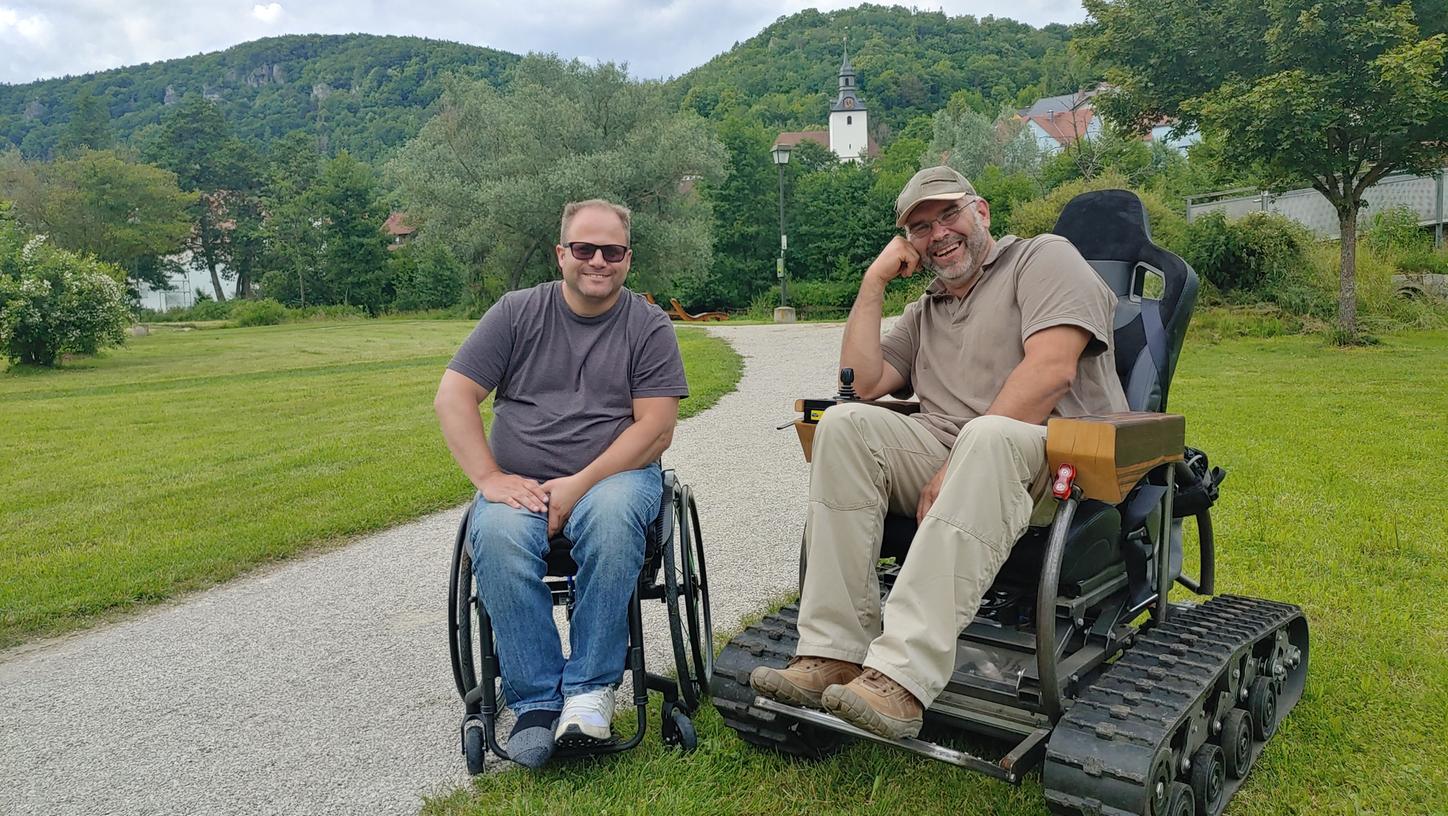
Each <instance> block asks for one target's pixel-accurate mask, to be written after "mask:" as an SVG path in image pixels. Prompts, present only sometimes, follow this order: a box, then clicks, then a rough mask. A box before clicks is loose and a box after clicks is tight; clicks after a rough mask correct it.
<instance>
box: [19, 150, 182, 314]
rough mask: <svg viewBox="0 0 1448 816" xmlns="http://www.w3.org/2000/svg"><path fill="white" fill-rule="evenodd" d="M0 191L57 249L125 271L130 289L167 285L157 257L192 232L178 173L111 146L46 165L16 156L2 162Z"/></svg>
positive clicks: (176, 248) (25, 221)
mask: <svg viewBox="0 0 1448 816" xmlns="http://www.w3.org/2000/svg"><path fill="white" fill-rule="evenodd" d="M0 195H3V196H5V197H7V198H10V199H12V200H14V201H15V202H16V210H17V214H18V216H19V218H20V221H21V222H22V223H23V224H25V225H26V226H27V227H28V228H30V229H31V230H34V231H35V232H39V233H43V234H45V235H46V236H48V237H49V239H50V240H51V241H52V242H54V243H55V245H56V246H58V247H61V248H62V249H68V250H71V251H74V252H80V253H85V254H90V255H93V256H95V257H96V258H97V259H99V260H102V261H105V262H107V263H111V264H115V265H116V266H118V267H120V268H121V269H123V270H125V273H126V278H127V279H128V280H129V281H130V283H131V286H132V287H133V288H134V287H135V286H137V285H139V284H140V283H142V282H144V283H147V284H150V285H151V286H155V287H158V288H160V287H165V286H167V285H168V284H167V277H166V274H165V268H164V264H163V263H162V261H161V259H162V258H163V257H164V256H166V255H171V254H173V253H176V252H180V251H181V250H182V248H183V247H184V245H185V242H186V238H187V236H188V235H189V234H190V231H191V222H190V219H189V216H188V214H187V208H188V206H190V204H191V203H192V202H193V201H194V200H195V198H196V197H195V196H194V195H188V194H186V193H183V192H181V190H180V189H178V188H177V186H176V176H175V175H174V174H172V173H169V172H167V171H165V170H162V169H160V168H158V167H153V166H151V165H149V164H141V163H139V162H134V161H131V160H129V159H127V158H125V157H124V156H121V155H120V154H117V153H115V152H112V151H109V150H82V151H81V152H79V153H77V154H75V155H74V156H73V157H71V158H65V159H57V160H56V161H54V162H52V163H50V164H44V163H40V162H26V161H23V160H21V159H20V158H19V156H18V155H17V154H13V153H12V154H9V155H8V156H6V157H5V158H4V159H0Z"/></svg>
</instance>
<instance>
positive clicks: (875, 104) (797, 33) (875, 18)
mask: <svg viewBox="0 0 1448 816" xmlns="http://www.w3.org/2000/svg"><path fill="white" fill-rule="evenodd" d="M847 32H848V35H849V53H850V62H851V63H852V64H853V65H854V68H855V71H856V72H857V73H858V82H859V88H860V96H861V98H862V99H863V100H864V102H865V105H866V106H867V108H868V109H869V111H870V114H871V122H872V124H874V125H878V124H881V123H883V124H885V125H887V126H888V127H889V128H892V129H896V130H898V129H899V128H900V127H901V126H903V125H904V124H905V123H906V122H908V121H909V120H910V119H911V118H913V117H915V116H918V115H921V114H930V113H934V112H935V111H937V110H939V109H940V108H942V107H944V106H945V103H946V102H948V101H949V100H950V98H951V96H952V95H954V94H955V93H956V92H958V91H965V92H966V93H967V94H968V95H969V96H971V97H973V98H972V99H971V104H972V105H973V106H976V107H980V108H982V109H987V110H990V111H992V112H994V110H995V109H996V108H997V107H999V106H1000V105H1001V104H1007V103H1009V104H1019V105H1021V106H1024V105H1025V104H1028V103H1029V102H1030V101H1033V100H1034V99H1035V98H1037V97H1039V96H1046V95H1052V94H1063V93H1070V92H1072V91H1075V90H1077V89H1078V88H1080V87H1082V86H1083V85H1084V84H1085V83H1086V82H1089V81H1091V80H1093V79H1096V78H1097V77H1094V76H1092V75H1090V74H1089V72H1088V71H1087V69H1085V68H1083V67H1082V66H1080V65H1079V64H1077V63H1076V62H1074V61H1073V60H1072V59H1071V58H1070V56H1069V54H1068V51H1067V42H1068V41H1069V40H1070V37H1071V29H1070V28H1068V27H1067V26H1063V25H1056V24H1053V25H1048V26H1046V27H1045V28H1042V29H1038V28H1033V27H1031V26H1029V25H1026V24H1024V23H1018V22H1016V21H1014V20H1006V19H999V18H994V17H985V18H980V19H977V18H975V17H971V16H961V17H950V16H947V15H945V14H942V13H940V12H926V11H912V10H910V9H907V8H901V7H899V6H893V7H885V6H872V5H864V6H858V7H855V8H852V9H844V10H841V11H833V12H820V11H815V10H813V9H810V10H806V11H802V12H800V13H798V14H794V15H791V16H789V17H781V18H780V19H779V20H776V21H775V22H774V23H773V24H772V25H770V26H768V27H767V28H765V29H764V30H763V31H761V32H760V33H759V34H758V35H756V36H754V37H751V38H750V39H749V40H746V41H745V42H743V43H738V44H736V45H735V46H734V47H733V48H731V49H730V50H729V51H727V52H725V53H723V54H720V55H719V56H717V57H715V58H713V59H712V60H710V61H709V62H707V63H705V64H704V65H701V66H699V67H698V68H695V69H694V70H692V71H689V72H688V73H686V74H684V75H683V76H681V77H679V78H678V79H676V80H674V83H673V84H674V86H675V88H676V90H677V91H678V93H679V94H680V96H681V99H682V101H683V103H684V104H685V105H686V106H688V107H690V108H692V109H694V110H696V111H698V112H699V113H701V114H703V115H705V116H709V117H713V118H717V117H720V116H722V115H724V114H726V113H728V112H730V111H742V112H745V113H747V114H748V115H749V117H750V118H753V119H755V120H757V121H759V122H761V123H763V124H766V125H768V126H770V127H777V128H780V129H787V128H796V127H805V126H808V125H816V126H822V125H823V124H824V122H825V118H826V116H827V114H828V111H829V104H830V101H831V100H832V99H833V97H834V95H835V89H836V74H837V71H838V70H839V66H840V57H841V54H842V45H843V40H844V37H845V35H846V33H847ZM977 95H978V96H977ZM881 135H885V134H881Z"/></svg>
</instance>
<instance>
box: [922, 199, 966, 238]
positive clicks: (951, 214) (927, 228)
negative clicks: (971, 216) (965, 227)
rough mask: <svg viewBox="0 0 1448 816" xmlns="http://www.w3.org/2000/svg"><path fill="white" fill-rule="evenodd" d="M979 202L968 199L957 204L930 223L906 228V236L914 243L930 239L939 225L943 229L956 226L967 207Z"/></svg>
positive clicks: (925, 222)
mask: <svg viewBox="0 0 1448 816" xmlns="http://www.w3.org/2000/svg"><path fill="white" fill-rule="evenodd" d="M977 201H980V199H979V198H971V199H967V200H965V201H963V202H961V203H959V204H956V205H955V206H954V207H951V208H949V209H947V210H946V211H945V212H943V213H941V214H940V215H939V216H937V217H935V218H932V219H930V220H929V221H920V222H917V223H914V224H911V225H910V226H908V227H906V228H905V234H906V235H907V236H909V238H910V240H912V241H919V240H921V239H924V238H929V237H930V235H931V234H932V233H934V232H935V227H936V226H937V225H939V226H942V227H948V226H950V225H951V224H954V223H955V220H956V219H957V218H959V217H960V214H961V213H963V212H965V208H966V206H967V205H969V204H974V203H975V202H977Z"/></svg>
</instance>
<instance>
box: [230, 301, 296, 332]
mask: <svg viewBox="0 0 1448 816" xmlns="http://www.w3.org/2000/svg"><path fill="white" fill-rule="evenodd" d="M231 317H232V319H233V320H235V321H236V325H238V326H275V325H276V324H278V323H280V322H282V321H283V320H286V319H287V307H285V306H283V305H282V304H281V303H279V302H277V301H275V300H272V299H271V298H262V299H261V300H244V301H242V302H241V303H239V304H237V305H236V306H235V307H233V308H232V310H231Z"/></svg>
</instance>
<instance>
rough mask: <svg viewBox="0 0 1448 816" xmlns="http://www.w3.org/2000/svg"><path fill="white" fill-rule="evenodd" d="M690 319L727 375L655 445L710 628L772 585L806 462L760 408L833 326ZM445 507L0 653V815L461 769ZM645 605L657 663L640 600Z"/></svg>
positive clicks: (225, 807) (330, 786)
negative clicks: (675, 488) (726, 355)
mask: <svg viewBox="0 0 1448 816" xmlns="http://www.w3.org/2000/svg"><path fill="white" fill-rule="evenodd" d="M709 330H710V331H711V332H712V333H714V334H715V335H717V336H719V337H723V338H725V339H726V340H728V341H729V342H730V344H731V345H733V346H734V348H735V349H736V350H737V351H739V353H740V354H742V355H743V356H744V357H745V360H746V367H745V371H744V376H743V378H742V379H741V380H740V383H739V387H738V389H737V390H736V391H735V392H734V393H732V394H729V395H727V396H725V397H724V398H723V399H722V400H721V401H720V402H719V404H718V405H716V406H715V407H714V408H712V409H710V410H708V411H705V412H704V413H702V414H700V415H698V416H696V417H692V418H690V419H688V420H686V421H685V422H683V423H681V424H680V427H679V430H678V432H677V434H676V435H675V440H674V446H673V448H672V449H671V450H670V452H669V453H668V454H667V455H666V457H665V463H666V464H667V465H668V466H670V467H673V468H675V469H676V470H677V471H678V473H679V475H680V477H681V478H682V479H683V480H684V481H686V482H687V483H689V484H691V485H692V486H693V487H694V490H695V493H696V495H697V496H698V497H699V503H700V511H701V520H702V523H703V525H704V536H705V541H706V544H707V547H708V550H707V552H708V562H709V564H708V565H709V577H710V583H711V585H712V594H713V604H714V620H715V626H716V628H718V629H727V628H730V627H733V626H735V625H736V624H737V623H738V621H739V620H740V619H741V618H742V617H743V616H745V615H747V614H749V613H751V612H754V611H757V610H758V608H759V607H760V606H761V605H762V604H764V603H765V602H766V601H768V600H770V599H772V598H775V597H777V596H779V595H780V594H781V593H784V592H787V591H789V590H790V589H792V588H793V587H794V584H795V573H796V568H797V563H798V561H797V559H798V541H799V530H800V526H801V524H802V522H803V516H804V506H803V498H804V492H805V483H806V479H807V476H808V471H807V466H806V465H805V463H804V461H803V458H802V457H801V456H800V452H799V445H798V443H797V442H796V441H795V438H794V433H793V432H792V431H791V430H782V431H776V430H774V426H775V425H778V424H779V423H781V422H784V421H785V420H787V419H789V417H790V408H791V407H792V405H793V400H794V399H795V398H796V397H799V396H806V395H819V396H827V395H828V394H829V393H830V392H831V390H832V388H833V381H834V370H833V369H834V365H835V360H836V359H837V357H836V355H837V354H838V350H839V341H840V332H841V327H840V326H839V325H820V324H812V325H796V326H732V327H729V326H726V327H717V328H716V327H711V328H710V329H709ZM457 519H458V510H456V509H454V510H448V511H445V512H441V513H436V514H433V515H431V516H427V517H425V518H422V519H419V520H417V521H414V522H411V523H409V524H405V525H402V526H400V527H396V528H394V529H391V530H387V531H384V532H381V533H376V534H374V535H370V536H366V537H364V538H361V539H359V540H357V541H356V542H354V543H352V544H350V545H348V546H346V547H344V548H341V549H337V550H334V551H330V552H325V553H321V554H318V555H315V556H311V557H307V558H303V559H299V560H296V561H291V562H288V563H285V564H282V565H280V566H278V567H275V568H272V569H267V570H263V571H261V572H260V573H258V574H255V575H252V576H248V577H246V578H242V579H240V580H237V581H234V582H232V583H229V584H227V585H225V586H222V587H219V588H216V589H214V590H209V591H206V592H203V593H199V594H196V595H192V596H189V597H187V598H185V599H183V600H181V601H179V602H177V603H174V604H170V605H166V606H163V607H160V608H157V609H154V610H148V611H146V612H144V613H141V614H138V615H135V616H133V617H129V618H127V619H125V620H123V621H121V622H119V623H115V624H111V625H107V626H103V627H100V628H97V629H93V630H91V631H87V632H82V633H79V634H76V635H72V636H68V637H65V638H62V639H59V640H54V641H49V642H45V643H39V644H32V645H29V646H24V647H20V648H19V649H13V650H11V651H9V652H7V653H3V654H0V813H4V814H16V815H17V816H18V814H47V815H48V814H59V813H89V814H128V815H129V814H195V815H198V816H199V815H200V814H234V813H247V814H317V813H368V814H392V813H397V814H407V813H415V812H416V810H417V807H418V806H419V805H420V804H421V797H423V796H425V795H429V794H434V793H440V792H444V791H446V790H449V789H451V788H452V787H453V786H455V785H457V784H459V783H462V782H464V781H465V780H466V774H465V773H464V771H463V762H462V758H461V757H460V756H459V755H458V753H457V745H458V743H457V724H458V720H459V717H460V714H461V706H460V704H459V703H458V701H457V698H456V694H455V692H454V690H453V684H452V675H451V671H450V669H449V668H448V658H447V645H446V639H445V638H446V636H445V634H444V631H445V626H446V624H445V617H444V613H445V607H444V603H446V600H445V599H446V595H447V559H448V556H449V554H450V549H451V546H452V545H451V540H452V535H453V531H454V529H455V525H456V523H457ZM646 609H647V610H648V612H649V619H648V621H647V622H646V624H645V627H646V632H647V633H648V635H649V650H648V665H649V666H650V668H652V669H655V670H663V669H665V668H667V667H668V666H669V665H671V664H670V663H669V662H667V661H666V660H665V659H664V656H665V650H666V649H667V648H668V642H669V641H668V635H667V627H666V626H662V625H660V623H661V620H662V609H661V608H658V607H657V605H655V604H649V605H647V606H646ZM651 725H656V724H655V723H651Z"/></svg>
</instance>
